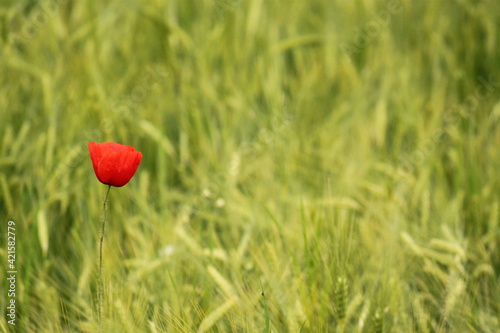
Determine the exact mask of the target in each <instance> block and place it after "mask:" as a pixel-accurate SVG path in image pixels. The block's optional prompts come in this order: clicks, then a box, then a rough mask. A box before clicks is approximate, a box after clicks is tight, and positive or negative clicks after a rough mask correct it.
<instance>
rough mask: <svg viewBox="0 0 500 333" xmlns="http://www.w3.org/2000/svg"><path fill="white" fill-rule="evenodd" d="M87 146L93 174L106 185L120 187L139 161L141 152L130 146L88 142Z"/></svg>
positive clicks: (128, 179) (132, 172)
mask: <svg viewBox="0 0 500 333" xmlns="http://www.w3.org/2000/svg"><path fill="white" fill-rule="evenodd" d="M88 147H89V152H90V159H91V160H92V165H93V166H94V172H95V175H96V176H97V179H99V181H100V182H101V183H103V184H106V185H111V186H116V187H122V186H123V185H125V184H127V183H128V182H129V181H130V179H132V177H133V176H134V174H135V171H136V170H137V167H139V164H140V163H141V159H142V154H141V153H140V152H138V151H136V150H135V149H134V147H132V146H127V145H122V144H119V143H115V142H104V143H95V142H90V143H89V145H88Z"/></svg>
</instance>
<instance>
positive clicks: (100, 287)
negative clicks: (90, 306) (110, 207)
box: [97, 185, 111, 333]
mask: <svg viewBox="0 0 500 333" xmlns="http://www.w3.org/2000/svg"><path fill="white" fill-rule="evenodd" d="M110 189H111V185H108V189H107V190H106V196H105V197H104V203H103V204H102V217H101V226H102V229H101V241H100V243H99V276H98V278H97V284H98V286H97V316H98V320H99V332H101V333H102V332H103V330H102V326H103V325H102V312H103V302H104V284H103V281H102V243H103V242H104V231H105V230H106V205H107V203H108V195H109V190H110Z"/></svg>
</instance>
